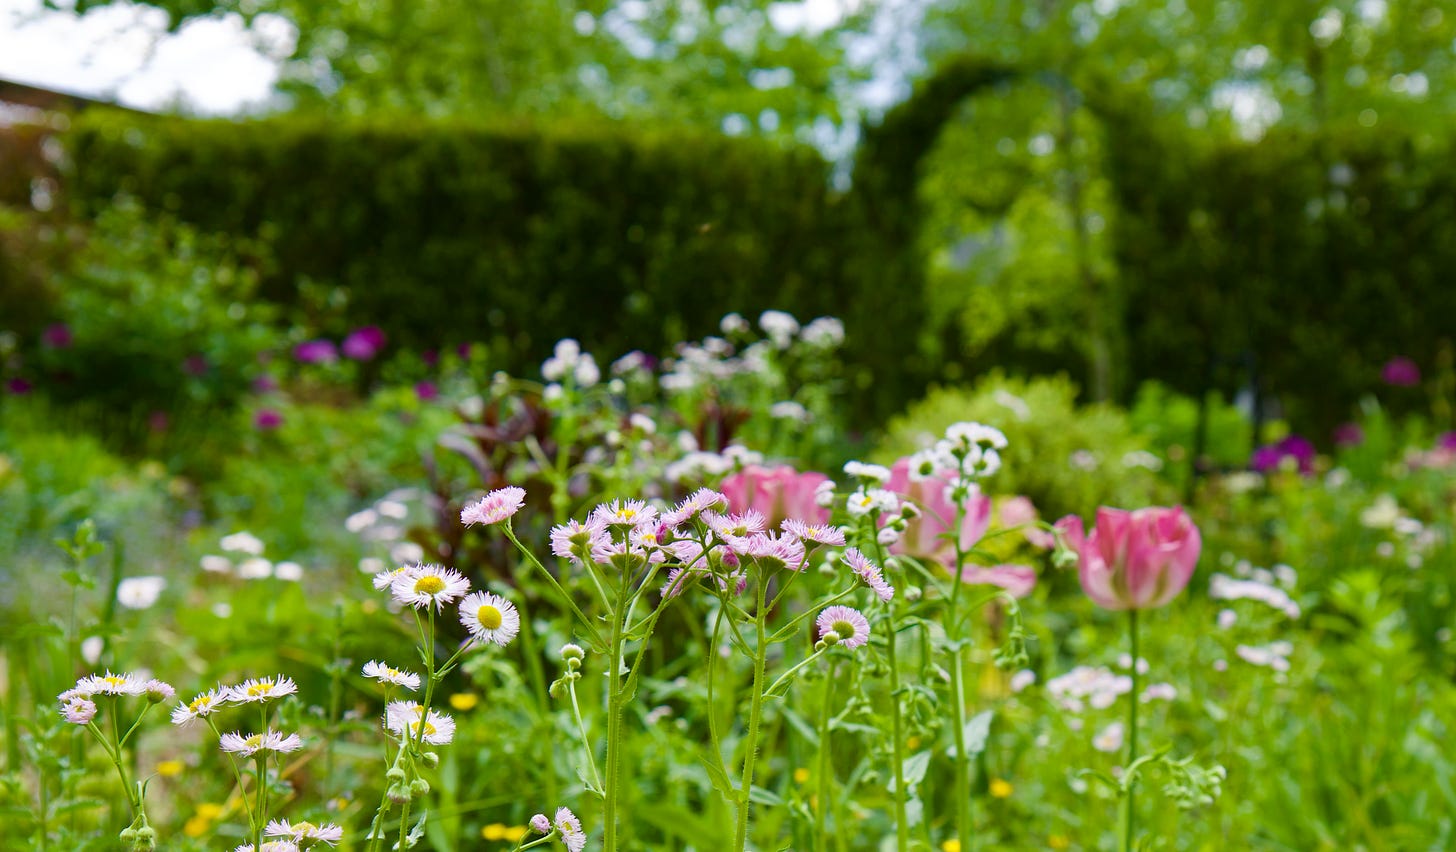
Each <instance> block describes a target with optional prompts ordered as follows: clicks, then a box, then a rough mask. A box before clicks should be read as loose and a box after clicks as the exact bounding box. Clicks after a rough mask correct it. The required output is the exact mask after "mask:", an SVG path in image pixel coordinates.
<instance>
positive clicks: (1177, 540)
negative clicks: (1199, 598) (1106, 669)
mask: <svg viewBox="0 0 1456 852" xmlns="http://www.w3.org/2000/svg"><path fill="white" fill-rule="evenodd" d="M1057 529H1059V530H1061V531H1062V533H1063V534H1064V535H1065V536H1066V538H1067V542H1068V544H1070V545H1071V547H1072V549H1073V550H1075V551H1076V552H1077V556H1078V559H1077V564H1078V571H1077V573H1078V577H1079V579H1080V580H1081V581H1082V591H1084V592H1086V593H1087V597H1089V598H1091V599H1092V601H1093V602H1094V603H1096V604H1097V605H1098V606H1100V607H1102V608H1103V609H1110V610H1124V609H1152V608H1154V607H1160V606H1163V605H1164V604H1166V603H1168V602H1169V601H1171V600H1172V599H1173V598H1175V597H1177V596H1178V595H1179V593H1181V592H1182V591H1183V589H1184V588H1185V587H1186V586H1187V585H1188V580H1189V579H1190V578H1191V577H1192V576H1193V569H1194V568H1195V567H1197V565H1198V553H1199V551H1200V550H1201V549H1202V547H1203V539H1202V537H1201V536H1200V535H1199V533H1198V527H1197V526H1195V525H1194V523H1193V520H1192V519H1191V518H1189V517H1188V514H1187V513H1186V512H1184V511H1183V508H1182V507H1181V506H1179V507H1175V508H1172V509H1168V508H1163V507H1157V506H1155V507H1150V508H1146V509H1138V510H1136V511H1133V512H1127V511H1123V510H1122V509H1109V508H1107V507H1105V506H1104V507H1102V508H1100V509H1098V510H1097V526H1096V527H1095V528H1093V530H1092V532H1091V534H1084V532H1083V527H1082V519H1081V518H1078V517H1076V516H1075V515H1068V516H1067V517H1065V518H1062V519H1061V520H1060V521H1057Z"/></svg>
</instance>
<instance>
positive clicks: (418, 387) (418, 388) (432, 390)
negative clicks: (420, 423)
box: [415, 382, 440, 402]
mask: <svg viewBox="0 0 1456 852" xmlns="http://www.w3.org/2000/svg"><path fill="white" fill-rule="evenodd" d="M415 396H417V397H419V399H420V401H421V402H429V401H430V400H432V399H439V398H440V389H439V388H437V387H435V383H434V382H416V383H415Z"/></svg>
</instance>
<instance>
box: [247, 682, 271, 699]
mask: <svg viewBox="0 0 1456 852" xmlns="http://www.w3.org/2000/svg"><path fill="white" fill-rule="evenodd" d="M272 693H273V683H272V682H271V681H266V680H265V681H263V682H262V683H255V684H253V685H252V686H250V687H248V695H249V696H251V697H253V698H257V697H259V696H261V695H271V694H272Z"/></svg>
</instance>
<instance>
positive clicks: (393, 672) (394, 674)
mask: <svg viewBox="0 0 1456 852" xmlns="http://www.w3.org/2000/svg"><path fill="white" fill-rule="evenodd" d="M384 673H385V674H386V675H388V676H389V677H399V676H400V671H399V669H385V670H384Z"/></svg>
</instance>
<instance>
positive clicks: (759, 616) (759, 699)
mask: <svg viewBox="0 0 1456 852" xmlns="http://www.w3.org/2000/svg"><path fill="white" fill-rule="evenodd" d="M767 585H768V580H767V578H765V577H764V576H763V574H762V570H761V569H760V571H759V577H758V609H757V610H756V611H755V612H754V618H753V623H754V627H755V628H756V629H757V631H758V644H757V645H756V646H755V647H754V649H753V697H752V698H751V699H750V704H749V713H748V738H747V739H746V740H744V746H745V748H747V750H748V753H747V754H745V755H744V756H743V782H742V784H741V785H740V786H739V790H738V796H739V799H738V802H737V804H738V827H737V831H736V832H735V835H734V837H735V843H734V846H735V848H736V849H737V850H738V852H744V850H745V849H747V848H748V810H749V806H750V802H751V799H752V795H751V794H752V791H753V770H754V763H755V761H757V759H758V728H759V724H760V723H761V722H762V721H763V681H764V670H765V668H766V667H767V664H768V631H767V630H766V629H765V621H766V620H767V618H768V614H767V612H766V610H767V606H766V599H765V587H766V586H767Z"/></svg>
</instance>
